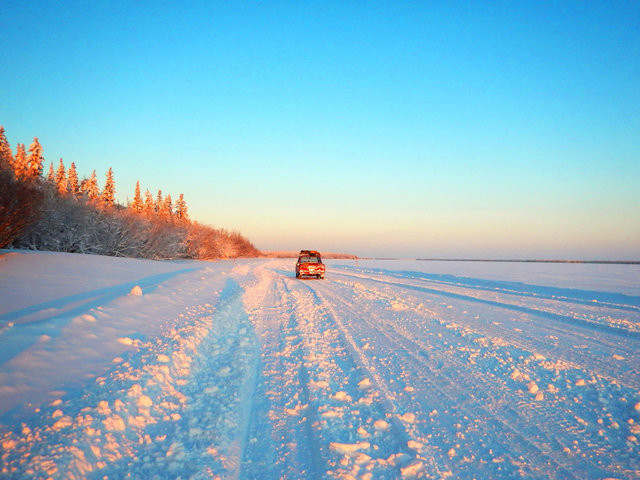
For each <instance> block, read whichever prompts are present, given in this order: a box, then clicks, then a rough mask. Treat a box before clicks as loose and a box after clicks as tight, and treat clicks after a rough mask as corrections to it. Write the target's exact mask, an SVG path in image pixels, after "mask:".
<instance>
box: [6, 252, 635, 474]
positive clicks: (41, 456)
mask: <svg viewBox="0 0 640 480" xmlns="http://www.w3.org/2000/svg"><path fill="white" fill-rule="evenodd" d="M327 263H328V265H327V278H326V279H325V280H296V279H295V272H294V261H292V260H287V259H277V260H264V259H246V260H237V261H231V260H229V261H218V262H196V261H176V262H153V261H145V260H133V259H121V258H106V257H98V256H84V255H71V254H59V253H44V252H41V253H36V252H22V251H11V252H9V251H4V252H3V254H2V255H0V362H1V366H0V477H1V478H27V479H28V478H48V477H51V478H87V477H88V478H124V477H126V476H127V475H130V476H131V477H132V478H178V477H180V478H242V479H245V478H246V479H252V478H341V479H349V478H354V479H355V478H358V479H395V478H434V479H436V478H437V479H440V478H446V477H450V478H457V479H473V478H486V479H500V478H530V479H534V478H535V479H537V478H555V479H604V478H612V479H613V478H615V479H634V478H638V477H640V371H639V369H640V348H639V347H640V266H638V265H584V264H523V263H487V262H482V263H468V262H425V261H362V260H359V261H354V260H348V261H347V260H333V261H328V262H327Z"/></svg>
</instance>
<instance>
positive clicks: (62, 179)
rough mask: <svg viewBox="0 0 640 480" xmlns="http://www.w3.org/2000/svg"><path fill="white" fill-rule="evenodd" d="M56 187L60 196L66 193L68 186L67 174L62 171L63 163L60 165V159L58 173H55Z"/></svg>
mask: <svg viewBox="0 0 640 480" xmlns="http://www.w3.org/2000/svg"><path fill="white" fill-rule="evenodd" d="M56 187H57V188H58V192H59V193H60V194H61V195H63V194H65V193H67V191H68V190H69V186H68V184H67V173H66V172H65V170H64V163H62V159H60V165H59V166H58V171H57V173H56Z"/></svg>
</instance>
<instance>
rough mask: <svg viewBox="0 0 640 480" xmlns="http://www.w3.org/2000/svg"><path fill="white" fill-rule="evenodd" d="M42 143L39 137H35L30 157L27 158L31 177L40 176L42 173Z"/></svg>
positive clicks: (30, 148) (30, 147)
mask: <svg viewBox="0 0 640 480" xmlns="http://www.w3.org/2000/svg"><path fill="white" fill-rule="evenodd" d="M43 162H44V157H43V156H42V145H40V142H39V141H38V137H35V138H34V139H33V143H32V144H31V145H30V146H29V158H27V165H28V176H29V177H31V178H36V177H39V176H40V174H41V173H42V163H43Z"/></svg>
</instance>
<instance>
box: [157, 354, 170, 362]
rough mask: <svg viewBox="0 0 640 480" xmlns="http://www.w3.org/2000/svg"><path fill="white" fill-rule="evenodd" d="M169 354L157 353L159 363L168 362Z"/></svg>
mask: <svg viewBox="0 0 640 480" xmlns="http://www.w3.org/2000/svg"><path fill="white" fill-rule="evenodd" d="M169 360H170V359H169V356H168V355H164V354H160V355H158V362H160V363H169Z"/></svg>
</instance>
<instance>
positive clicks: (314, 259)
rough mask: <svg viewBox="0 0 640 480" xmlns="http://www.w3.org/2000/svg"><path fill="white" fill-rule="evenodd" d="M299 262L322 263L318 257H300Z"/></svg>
mask: <svg viewBox="0 0 640 480" xmlns="http://www.w3.org/2000/svg"><path fill="white" fill-rule="evenodd" d="M299 262H300V263H307V262H312V263H320V259H319V258H318V257H300V259H299Z"/></svg>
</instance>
